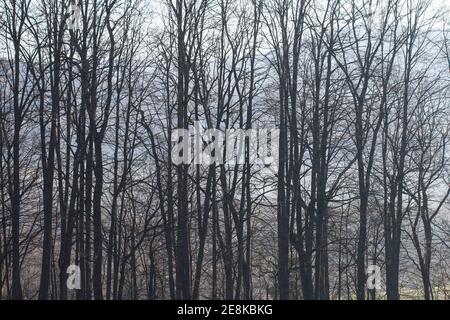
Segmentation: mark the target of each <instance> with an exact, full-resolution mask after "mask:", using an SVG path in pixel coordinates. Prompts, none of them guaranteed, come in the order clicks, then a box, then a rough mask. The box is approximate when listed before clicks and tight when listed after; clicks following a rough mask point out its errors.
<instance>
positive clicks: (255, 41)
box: [0, 0, 450, 299]
mask: <svg viewBox="0 0 450 320" xmlns="http://www.w3.org/2000/svg"><path fill="white" fill-rule="evenodd" d="M74 5H75V6H74ZM77 6H78V8H80V11H79V12H80V17H79V19H80V20H79V28H77V27H76V24H73V23H72V22H73V20H72V19H74V16H73V14H72V13H73V10H74V8H76V7H77ZM447 15H448V11H446V8H441V7H439V6H438V5H437V3H436V1H432V0H386V1H375V0H373V1H372V0H345V1H342V0H341V1H339V0H322V1H308V0H267V1H266V0H264V1H259V0H248V1H236V0H174V1H171V0H167V1H163V2H161V3H159V4H158V5H150V4H149V3H148V2H147V1H127V0H95V1H84V0H83V1H77V2H75V3H72V1H56V0H45V1H33V0H28V1H22V0H20V1H19V0H17V1H12V0H3V1H2V2H1V3H0V16H1V19H0V21H1V22H0V54H1V56H0V57H1V60H0V186H1V194H0V212H1V214H0V298H4V299H12V298H13V299H21V298H27V299H32V298H39V299H225V298H226V299H253V298H255V299H256V298H261V299H366V298H370V299H377V298H388V299H398V298H405V297H416V298H423V299H438V298H448V285H449V280H450V279H449V276H448V272H447V271H446V270H447V269H446V268H448V264H449V249H450V248H449V233H450V230H449V214H448V212H449V210H450V208H449V205H448V201H449V194H450V189H449V187H448V184H449V181H450V177H449V154H448V147H447V144H448V134H449V126H448V123H449V110H450V105H449V101H450V100H449V72H448V66H449V62H448V61H449V60H448V59H449V50H448V47H449V44H448V39H449V35H448V24H446V23H448V21H446V19H447ZM447 20H448V19H447ZM180 128H183V129H190V130H191V133H192V130H194V129H195V130H196V131H201V132H204V131H205V130H207V129H213V128H215V129H220V130H225V129H238V128H244V129H255V128H278V129H280V134H279V136H278V137H273V139H277V142H278V145H279V150H278V151H279V153H278V155H279V157H278V158H277V169H276V170H275V171H274V170H271V169H269V168H266V167H264V166H261V165H258V164H255V163H253V162H252V159H253V157H254V154H253V152H254V150H252V149H251V145H250V141H249V139H248V138H244V139H243V141H242V146H243V150H244V154H243V163H242V164H234V163H233V164H230V163H225V164H219V163H213V164H211V165H204V164H196V163H183V164H177V163H174V162H173V161H172V147H173V146H174V145H175V144H176V143H177V142H178V141H173V140H172V132H174V130H176V129H180ZM210 142H211V141H209V140H208V137H207V135H204V137H203V139H202V140H200V139H199V140H196V141H194V142H193V145H195V146H196V147H204V146H206V145H208V143H210ZM237 142H238V141H237ZM215 152H224V153H226V149H225V148H224V149H222V150H215ZM183 155H184V156H186V157H187V158H189V157H188V156H190V155H189V154H188V153H186V154H183ZM72 264H74V265H77V266H79V267H80V271H81V288H80V289H78V290H68V289H67V286H66V280H67V273H66V271H67V268H68V267H69V265H72ZM373 264H374V265H377V266H379V267H380V268H381V270H382V274H383V279H382V280H383V281H382V288H381V289H379V290H369V289H368V288H367V285H366V277H367V267H368V266H369V265H373Z"/></svg>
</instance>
